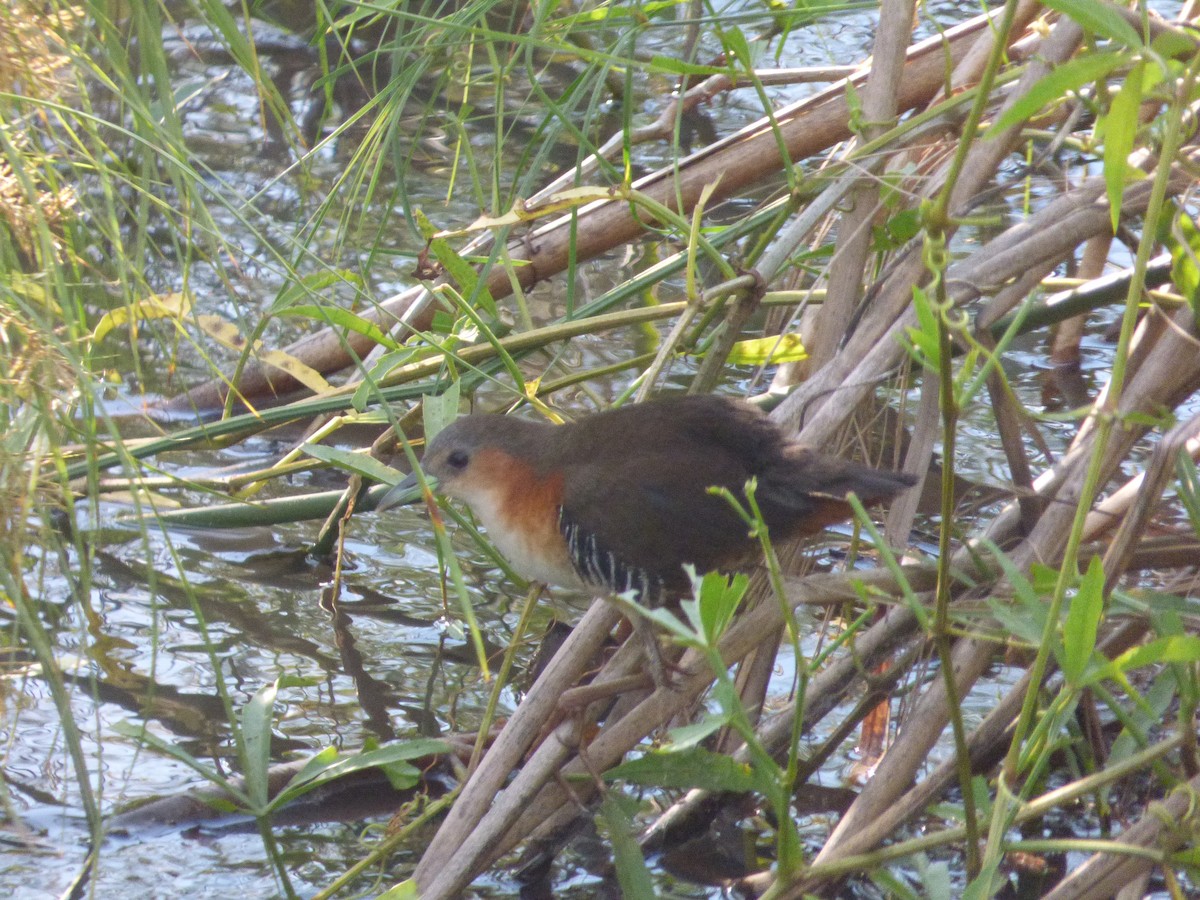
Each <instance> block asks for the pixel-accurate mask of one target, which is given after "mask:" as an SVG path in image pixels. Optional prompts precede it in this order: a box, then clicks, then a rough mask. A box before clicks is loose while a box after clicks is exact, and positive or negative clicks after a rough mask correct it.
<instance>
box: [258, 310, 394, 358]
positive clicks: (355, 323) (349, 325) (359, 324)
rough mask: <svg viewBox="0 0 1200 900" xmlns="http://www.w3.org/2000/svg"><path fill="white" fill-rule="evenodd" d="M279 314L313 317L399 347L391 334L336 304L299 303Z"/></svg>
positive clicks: (386, 344) (385, 344) (327, 323)
mask: <svg viewBox="0 0 1200 900" xmlns="http://www.w3.org/2000/svg"><path fill="white" fill-rule="evenodd" d="M279 314H280V316H301V317H304V318H307V319H313V320H315V321H317V322H320V323H321V324H323V325H333V326H334V327H337V328H345V329H346V330H347V331H353V332H354V333H355V334H361V335H362V336H363V337H367V338H370V339H371V340H373V341H374V342H375V343H377V344H383V345H384V346H385V347H389V348H391V349H392V350H398V349H400V345H399V344H398V343H396V341H395V340H393V339H392V337H391V335H389V334H387V333H386V332H385V331H384V330H383V329H382V328H380V327H379V326H378V325H376V324H375V323H374V322H369V321H367V320H366V319H364V318H363V317H362V316H359V315H355V314H354V313H352V312H350V310H348V309H342V308H341V307H338V306H318V305H316V304H315V303H301V304H298V305H296V306H289V307H288V308H287V309H284V310H280V313H279Z"/></svg>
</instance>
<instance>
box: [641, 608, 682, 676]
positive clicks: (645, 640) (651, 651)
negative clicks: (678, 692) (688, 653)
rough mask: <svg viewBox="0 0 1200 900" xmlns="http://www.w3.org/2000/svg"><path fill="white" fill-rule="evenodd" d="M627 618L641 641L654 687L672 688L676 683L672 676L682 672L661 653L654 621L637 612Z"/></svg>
mask: <svg viewBox="0 0 1200 900" xmlns="http://www.w3.org/2000/svg"><path fill="white" fill-rule="evenodd" d="M628 618H629V621H630V624H631V625H632V626H633V633H634V635H636V636H637V637H638V638H639V640H641V642H642V652H643V655H644V656H645V657H646V665H647V667H648V668H649V669H650V679H651V680H652V681H653V682H654V687H655V688H669V689H671V690H674V689H675V687H676V683H675V680H674V679H673V678H672V676H673V675H683V674H684V672H683V670H682V669H681V668H679V666H677V665H675V662H674V661H673V660H672V659H670V658H668V657H667V656H666V655H665V654H664V653H663V648H662V645H661V644H659V642H658V632H657V631H656V630H655V628H654V623H653V622H651V621H650V620H649V619H647V618H645V617H643V616H639V615H638V614H637V613H633V614H632V615H629V616H628Z"/></svg>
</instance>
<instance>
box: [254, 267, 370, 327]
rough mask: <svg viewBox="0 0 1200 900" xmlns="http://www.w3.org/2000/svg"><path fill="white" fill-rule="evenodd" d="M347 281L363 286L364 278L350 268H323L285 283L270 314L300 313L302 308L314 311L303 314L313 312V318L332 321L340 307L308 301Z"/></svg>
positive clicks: (356, 285) (272, 305)
mask: <svg viewBox="0 0 1200 900" xmlns="http://www.w3.org/2000/svg"><path fill="white" fill-rule="evenodd" d="M346 283H349V284H353V285H354V286H355V287H362V286H363V278H362V277H361V276H359V275H355V274H354V273H353V272H351V271H349V270H348V269H323V270H322V271H320V272H313V273H311V274H309V275H304V276H302V277H300V278H296V279H294V280H292V281H289V282H288V283H287V284H285V285H284V286H283V288H282V289H281V290H280V291H279V293H278V294H277V295H276V297H275V301H274V302H273V303H272V304H271V309H270V314H271V315H273V316H276V315H281V314H284V315H286V314H292V313H298V312H299V311H300V310H311V311H313V313H301V314H312V315H313V318H315V319H318V320H320V321H322V322H324V321H332V317H333V314H334V312H335V311H341V310H340V309H339V308H338V307H336V306H316V305H309V304H308V301H309V299H310V298H311V297H315V296H320V295H321V294H324V293H325V292H326V291H327V290H329V288H331V287H336V286H337V285H340V284H346ZM301 301H304V303H305V304H306V305H303V306H302V305H300V303H301ZM314 313H315V314H314ZM351 315H353V314H351Z"/></svg>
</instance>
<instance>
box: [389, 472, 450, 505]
mask: <svg viewBox="0 0 1200 900" xmlns="http://www.w3.org/2000/svg"><path fill="white" fill-rule="evenodd" d="M425 483H426V484H428V485H429V486H430V488H436V487H437V479H435V478H430V477H429V476H426V477H425ZM420 499H421V484H420V482H419V481H417V473H416V472H414V473H412V474H411V475H409V476H408V477H406V478H402V479H401V480H400V481H397V482H396V483H395V484H394V485H392V486H391V487H390V488H388V489H387V490H386V491H383V492H382V494H381V496H380V497H379V501H378V502H377V503H376V504H375V512H384V511H385V510H389V509H391V508H392V507H393V506H404V505H407V504H409V503H416V502H417V501H418V500H420Z"/></svg>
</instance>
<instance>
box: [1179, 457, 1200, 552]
mask: <svg viewBox="0 0 1200 900" xmlns="http://www.w3.org/2000/svg"><path fill="white" fill-rule="evenodd" d="M1175 471H1176V474H1178V476H1179V486H1178V487H1177V488H1176V493H1177V494H1178V495H1179V501H1180V502H1181V503H1182V504H1183V508H1184V511H1186V512H1187V516H1188V521H1189V522H1191V524H1192V530H1193V531H1194V532H1196V534H1197V535H1200V472H1197V471H1196V463H1195V460H1193V459H1192V458H1191V456H1189V455H1188V452H1187V450H1184V449H1182V448H1181V449H1180V451H1179V459H1178V461H1177V463H1176V466H1175Z"/></svg>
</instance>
